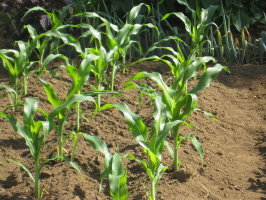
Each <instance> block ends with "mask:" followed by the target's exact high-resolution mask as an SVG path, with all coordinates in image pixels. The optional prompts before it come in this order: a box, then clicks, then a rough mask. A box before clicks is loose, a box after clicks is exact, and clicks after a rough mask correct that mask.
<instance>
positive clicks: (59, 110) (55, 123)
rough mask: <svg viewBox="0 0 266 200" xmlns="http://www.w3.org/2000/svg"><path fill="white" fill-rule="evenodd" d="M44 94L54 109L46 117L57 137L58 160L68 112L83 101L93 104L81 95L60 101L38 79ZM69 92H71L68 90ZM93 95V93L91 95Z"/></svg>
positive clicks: (70, 94) (48, 87)
mask: <svg viewBox="0 0 266 200" xmlns="http://www.w3.org/2000/svg"><path fill="white" fill-rule="evenodd" d="M40 81H41V83H42V85H43V87H44V89H45V92H46V94H47V98H48V101H49V102H50V104H51V105H52V106H53V107H54V109H53V110H52V111H51V113H50V114H49V115H48V119H49V121H50V123H51V127H54V128H55V130H56V133H57V135H58V155H59V160H60V161H62V158H63V145H64V141H65V140H64V131H65V130H64V128H65V124H66V120H67V118H68V116H69V115H70V111H71V109H72V108H73V106H75V104H77V103H78V104H79V103H81V102H83V101H92V102H95V101H94V99H93V98H92V97H91V96H89V95H88V96H85V95H82V94H77V95H75V94H73V93H71V92H70V93H69V94H68V95H67V97H66V98H65V99H62V100H60V99H59V97H58V95H57V94H56V93H55V91H54V89H53V88H52V86H51V85H50V84H49V83H48V82H46V81H45V80H42V79H40ZM70 91H71V90H70ZM91 94H92V95H93V93H91Z"/></svg>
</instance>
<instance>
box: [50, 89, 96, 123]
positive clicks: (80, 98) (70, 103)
mask: <svg viewBox="0 0 266 200" xmlns="http://www.w3.org/2000/svg"><path fill="white" fill-rule="evenodd" d="M83 101H91V102H95V100H94V98H93V97H91V96H88V95H83V94H76V95H73V96H71V97H70V98H69V99H68V100H66V101H65V102H64V103H63V104H61V105H59V106H58V107H56V108H55V109H54V110H52V112H51V113H50V114H49V117H48V118H49V121H51V120H52V119H53V118H54V117H55V116H56V115H57V114H58V113H59V112H61V111H62V110H64V109H67V110H70V109H71V108H72V107H73V106H74V104H75V103H81V102H83Z"/></svg>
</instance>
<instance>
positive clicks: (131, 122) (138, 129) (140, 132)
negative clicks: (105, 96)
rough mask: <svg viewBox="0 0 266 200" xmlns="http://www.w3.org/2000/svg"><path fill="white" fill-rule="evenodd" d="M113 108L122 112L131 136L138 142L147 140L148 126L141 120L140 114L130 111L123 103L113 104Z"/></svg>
mask: <svg viewBox="0 0 266 200" xmlns="http://www.w3.org/2000/svg"><path fill="white" fill-rule="evenodd" d="M115 108H117V109H118V110H120V111H121V112H122V113H123V114H124V117H125V120H126V123H127V125H128V127H129V129H130V131H131V133H132V135H133V137H134V138H135V139H136V140H137V141H139V142H144V143H145V142H147V140H148V128H147V127H146V125H145V124H144V122H143V121H142V120H141V118H140V116H138V115H137V114H135V113H133V112H131V110H130V109H129V108H128V107H127V105H126V104H124V103H119V104H115Z"/></svg>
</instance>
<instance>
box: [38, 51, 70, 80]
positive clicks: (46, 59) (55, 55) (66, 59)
mask: <svg viewBox="0 0 266 200" xmlns="http://www.w3.org/2000/svg"><path fill="white" fill-rule="evenodd" d="M57 58H61V59H63V60H64V61H66V64H67V65H68V62H69V61H68V58H67V57H66V56H64V55H62V54H50V55H49V56H47V57H46V58H45V60H44V61H43V63H42V64H41V66H40V68H39V70H38V72H39V73H38V74H39V76H40V75H41V74H42V72H43V71H44V69H46V66H47V65H48V64H49V63H51V62H52V61H54V60H55V59H57Z"/></svg>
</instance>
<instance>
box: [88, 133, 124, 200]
mask: <svg viewBox="0 0 266 200" xmlns="http://www.w3.org/2000/svg"><path fill="white" fill-rule="evenodd" d="M83 136H84V139H85V140H86V141H87V142H88V143H89V144H90V145H91V146H92V147H93V148H94V149H95V150H97V151H100V152H101V153H103V154H104V156H105V160H104V170H103V171H102V172H101V175H100V179H101V182H102V180H103V179H104V178H108V180H109V185H110V195H111V196H112V197H113V199H114V200H125V199H127V197H128V190H127V186H126V184H127V172H126V170H124V169H123V164H122V157H121V155H120V154H119V153H115V154H114V155H112V154H111V153H110V152H109V151H108V148H107V145H106V144H105V142H103V141H102V140H101V139H99V138H98V137H96V136H92V135H87V134H84V135H83ZM100 185H101V184H100Z"/></svg>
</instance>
